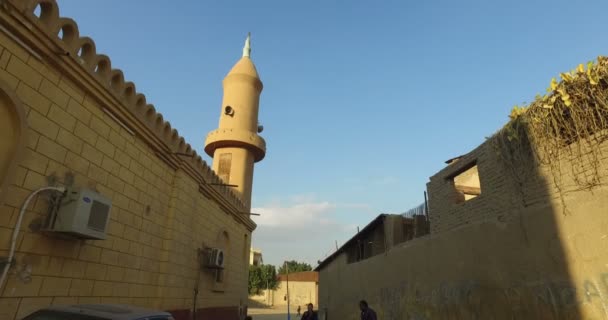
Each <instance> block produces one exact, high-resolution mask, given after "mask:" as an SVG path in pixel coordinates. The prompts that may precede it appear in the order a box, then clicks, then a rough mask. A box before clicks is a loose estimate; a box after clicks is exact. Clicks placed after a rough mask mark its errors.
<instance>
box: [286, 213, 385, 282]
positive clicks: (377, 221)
mask: <svg viewBox="0 0 608 320" xmlns="http://www.w3.org/2000/svg"><path fill="white" fill-rule="evenodd" d="M387 215H388V214H386V213H382V214H380V215H378V216H377V217H376V218H375V219H374V220H372V221H371V222H370V223H368V224H367V225H366V226H365V227H364V228H363V229H361V231H359V232H358V233H357V234H355V235H354V236H353V237H352V238H350V239H349V240H348V241H346V242H345V243H344V244H343V245H342V246H341V247H340V248H338V250H336V251H335V252H334V253H332V254H331V255H329V257H327V258H325V260H323V261H321V263H319V265H318V266H317V267H316V268H315V269H314V271H320V270H321V269H322V268H323V267H324V266H325V265H327V264H328V263H330V262H331V261H333V260H334V259H335V258H336V257H337V256H338V255H339V254H340V253H342V252H343V251H344V250H346V247H348V246H349V245H350V244H351V243H353V242H354V241H355V240H356V239H357V237H358V236H359V235H361V234H363V233H364V232H365V231H367V230H370V229H372V228H373V227H375V226H376V225H378V224H380V223H382V222H384V218H385V217H386V216H387ZM289 280H291V277H290V278H289Z"/></svg>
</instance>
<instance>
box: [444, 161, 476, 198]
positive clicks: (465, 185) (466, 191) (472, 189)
mask: <svg viewBox="0 0 608 320" xmlns="http://www.w3.org/2000/svg"><path fill="white" fill-rule="evenodd" d="M449 179H450V180H451V182H452V185H453V186H454V189H456V193H457V195H456V201H455V202H456V203H463V202H466V201H469V200H471V199H474V198H476V197H477V196H479V195H480V194H481V185H480V183H479V171H478V170H477V163H476V162H474V163H472V164H470V165H468V166H466V167H464V168H462V170H460V171H459V172H458V173H457V174H456V175H454V176H452V177H451V178H449Z"/></svg>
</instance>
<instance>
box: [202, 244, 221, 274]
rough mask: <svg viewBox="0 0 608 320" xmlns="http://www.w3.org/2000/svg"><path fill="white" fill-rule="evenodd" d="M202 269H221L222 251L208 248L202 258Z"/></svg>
mask: <svg viewBox="0 0 608 320" xmlns="http://www.w3.org/2000/svg"><path fill="white" fill-rule="evenodd" d="M202 259H203V260H202V261H201V262H202V263H201V264H202V267H204V268H208V269H223V268H224V251H222V249H219V248H209V249H207V250H206V253H205V255H204V256H203V257H202Z"/></svg>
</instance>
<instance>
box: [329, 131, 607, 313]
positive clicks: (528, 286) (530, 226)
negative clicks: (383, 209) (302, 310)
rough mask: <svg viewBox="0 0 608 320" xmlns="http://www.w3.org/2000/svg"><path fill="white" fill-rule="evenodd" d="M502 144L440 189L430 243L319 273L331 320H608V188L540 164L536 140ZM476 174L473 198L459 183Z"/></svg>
mask: <svg viewBox="0 0 608 320" xmlns="http://www.w3.org/2000/svg"><path fill="white" fill-rule="evenodd" d="M522 140H523V139H522ZM495 142H496V141H487V142H486V143H484V144H482V145H481V146H480V147H478V148H477V149H476V150H474V151H472V152H471V153H470V154H468V155H466V156H464V157H463V158H462V159H460V160H459V161H457V162H456V163H453V164H451V165H450V166H448V167H446V168H445V169H444V170H442V171H441V172H439V173H438V174H437V175H435V176H433V177H432V178H431V181H430V182H429V184H428V191H429V195H430V199H429V205H430V214H431V225H432V234H431V235H429V236H426V237H424V238H419V239H414V240H412V241H409V242H405V243H403V244H402V245H400V246H397V247H394V248H392V249H391V250H390V251H388V252H387V253H386V254H383V255H378V256H375V257H372V258H370V259H367V260H363V261H360V262H356V263H348V262H347V258H346V256H345V255H344V254H343V255H341V256H339V257H337V258H336V259H335V260H334V261H332V262H331V263H329V264H328V265H327V266H325V267H323V269H321V272H320V288H319V290H320V292H319V294H320V303H321V306H320V307H321V308H320V310H322V311H323V310H324V311H325V312H326V318H325V319H332V320H334V319H358V311H357V302H358V301H359V300H360V299H366V300H368V302H369V303H370V306H371V307H372V308H373V309H375V310H376V311H377V312H378V318H379V319H385V320H390V319H608V268H607V266H608V255H607V253H608V250H607V249H608V244H607V243H608V239H606V238H607V235H606V233H607V232H608V217H607V216H606V214H605V208H608V188H606V187H597V188H595V189H593V192H591V191H589V190H580V188H579V187H578V186H577V185H576V183H574V181H573V179H572V177H571V176H569V175H568V174H567V171H568V170H566V169H564V170H563V173H564V175H563V176H559V177H557V176H556V175H559V174H561V173H556V172H553V171H551V170H549V168H547V167H541V166H538V165H536V164H535V163H536V161H535V158H534V156H533V155H532V153H531V151H530V150H531V149H530V145H529V142H528V141H521V143H519V144H518V145H517V146H516V149H514V148H515V146H513V145H510V146H507V147H506V149H504V148H505V146H504V145H502V146H501V145H500V143H499V144H498V145H497V144H495ZM507 145H508V144H507ZM594 147H599V146H597V145H596V146H594ZM601 147H602V148H603V149H606V150H607V151H608V144H607V143H604V144H603V145H602V146H601ZM497 148H498V149H500V148H503V150H497ZM497 151H499V152H497ZM505 152H506V153H505ZM500 154H503V155H506V157H503V156H500ZM561 165H562V167H563V168H570V167H572V163H571V162H570V161H569V160H564V161H561ZM471 166H477V169H478V174H479V180H480V186H479V187H480V188H479V189H480V190H473V187H470V188H469V189H467V190H468V191H467V193H469V195H471V194H472V195H474V196H466V197H463V196H462V193H463V192H462V188H459V186H458V185H457V184H455V182H454V179H453V178H454V176H457V175H458V174H459V173H462V172H465V171H467V170H468V169H470V167H471ZM589 170H590V169H589ZM601 172H604V176H602V178H604V177H605V176H608V175H606V174H605V171H601ZM583 174H584V172H583ZM555 181H557V182H558V184H557V186H559V187H560V190H561V193H559V192H557V190H556V184H555ZM560 194H561V196H560ZM465 195H466V194H465ZM564 205H565V206H566V208H567V210H564Z"/></svg>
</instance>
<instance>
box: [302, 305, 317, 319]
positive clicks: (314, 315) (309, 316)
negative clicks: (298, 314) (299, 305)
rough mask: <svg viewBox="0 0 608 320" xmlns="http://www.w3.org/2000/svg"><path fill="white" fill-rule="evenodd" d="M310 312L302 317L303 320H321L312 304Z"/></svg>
mask: <svg viewBox="0 0 608 320" xmlns="http://www.w3.org/2000/svg"><path fill="white" fill-rule="evenodd" d="M307 307H308V310H307V311H306V312H304V314H303V315H302V320H319V318H318V317H317V313H316V312H315V311H314V310H313V309H312V307H313V305H312V303H309V304H308V306H307Z"/></svg>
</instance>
